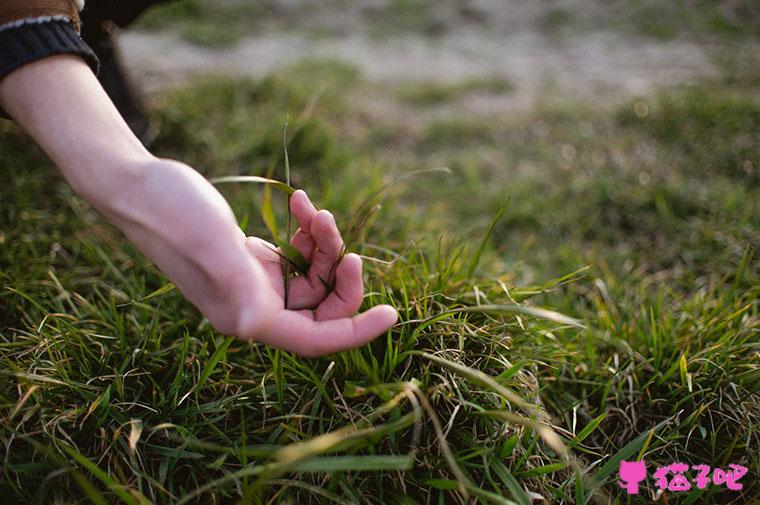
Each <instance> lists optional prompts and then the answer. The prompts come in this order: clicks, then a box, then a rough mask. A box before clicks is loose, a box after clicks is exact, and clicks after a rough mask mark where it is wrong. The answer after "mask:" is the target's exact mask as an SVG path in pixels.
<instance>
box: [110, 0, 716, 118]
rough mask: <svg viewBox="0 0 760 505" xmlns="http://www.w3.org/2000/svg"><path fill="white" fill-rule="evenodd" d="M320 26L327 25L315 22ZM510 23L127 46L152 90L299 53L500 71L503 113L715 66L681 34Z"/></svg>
mask: <svg viewBox="0 0 760 505" xmlns="http://www.w3.org/2000/svg"><path fill="white" fill-rule="evenodd" d="M512 3H515V2H512ZM517 3H520V2H517ZM542 3H545V2H542ZM597 4H598V3H597ZM533 5H535V3H533ZM526 9H527V8H526ZM526 9H523V10H522V11H519V9H518V11H519V12H522V14H521V15H523V16H525V15H528V14H530V12H532V11H530V12H529V11H528V10H526ZM534 10H535V9H534ZM499 12H501V11H499ZM526 13H527V14H526ZM534 14H535V13H533V14H532V15H534ZM328 19H330V20H329V22H330V23H332V24H335V23H340V22H341V21H340V20H339V19H338V20H336V19H332V18H329V17H328ZM320 22H322V23H328V21H320V20H316V21H314V23H317V24H318V23H320ZM346 23H348V21H344V24H346ZM348 26H350V24H348ZM508 26H509V29H505V30H500V31H498V32H496V33H495V32H494V31H493V30H485V29H482V28H480V27H478V26H473V25H466V24H465V25H463V26H461V27H456V26H455V27H454V28H452V29H449V30H447V31H446V32H445V33H443V34H442V35H440V36H437V37H434V38H431V37H425V36H414V35H410V34H404V35H400V36H396V37H384V38H378V37H371V36H369V35H368V34H366V33H365V32H362V31H361V30H358V29H356V30H352V29H347V30H343V32H342V33H338V34H332V35H330V36H310V35H309V33H314V30H289V31H271V30H270V31H267V32H264V33H262V34H259V35H257V36H254V37H249V38H244V39H242V40H240V41H239V43H238V44H236V45H234V46H232V47H229V48H224V49H216V50H215V49H208V48H202V47H198V46H195V45H193V44H191V43H189V42H187V41H185V40H183V39H182V37H181V36H180V35H179V34H177V33H173V32H160V33H153V32H141V31H128V32H124V33H123V34H122V37H121V44H122V48H123V50H124V54H125V58H126V60H127V63H128V64H129V65H130V67H131V68H132V69H133V70H134V72H135V74H136V75H137V77H138V78H139V79H140V81H141V82H142V83H143V84H144V85H145V87H146V89H147V90H148V91H156V90H160V89H163V88H166V87H167V86H173V85H176V84H177V83H180V82H182V81H184V80H186V79H187V78H188V77H190V76H193V75H198V74H209V73H218V72H225V73H232V74H243V75H252V76H261V75H264V74H266V73H267V72H269V71H271V70H274V69H277V68H279V67H281V66H283V65H286V64H288V63H291V62H293V61H296V60H299V59H302V58H334V59H339V60H344V61H347V62H350V63H353V64H355V65H357V66H358V67H359V68H360V69H361V70H362V71H363V73H364V75H365V76H366V77H367V78H369V79H371V80H374V81H379V82H383V83H391V84H397V83H401V82H405V81H425V80H438V81H457V80H459V79H463V78H469V77H475V76H499V77H503V78H505V79H508V80H509V81H510V82H511V83H513V84H514V88H515V89H514V92H512V93H509V94H508V95H505V96H503V97H500V98H498V100H493V99H492V100H489V101H488V103H487V104H484V106H485V107H493V106H496V107H499V108H506V109H526V108H530V107H532V106H533V105H534V104H535V103H536V101H538V100H545V99H548V98H552V97H557V96H560V97H563V98H578V99H584V100H593V101H599V100H607V101H616V100H619V99H621V98H625V97H629V96H631V95H636V94H644V93H647V92H650V91H652V90H653V89H655V88H658V87H661V86H669V85H674V84H679V83H683V82H688V81H690V80H693V79H698V78H701V77H705V76H710V75H713V74H715V72H716V70H715V69H714V67H713V65H712V63H711V61H710V59H709V57H708V55H707V53H706V49H705V48H703V47H700V46H699V45H696V44H694V43H691V42H687V41H683V40H671V41H667V42H661V41H654V40H651V39H646V38H643V37H637V36H635V35H632V34H630V33H628V34H626V33H623V32H621V31H613V30H607V29H598V30H580V31H578V33H577V34H574V35H562V36H561V37H553V36H547V34H546V33H543V32H542V31H541V30H539V29H537V28H536V25H535V23H528V22H521V20H520V19H519V18H516V19H511V24H510V25H508ZM476 105H477V104H476Z"/></svg>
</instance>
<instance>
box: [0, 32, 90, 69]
mask: <svg viewBox="0 0 760 505" xmlns="http://www.w3.org/2000/svg"><path fill="white" fill-rule="evenodd" d="M32 21H33V20H32ZM56 54H74V55H77V56H80V57H82V58H83V59H84V61H85V62H87V64H88V65H89V66H90V68H92V70H93V72H95V73H97V71H98V59H97V58H96V57H95V54H94V53H93V52H92V50H91V49H90V48H89V47H88V46H87V44H85V43H84V41H83V40H82V39H81V38H80V37H79V34H78V33H77V31H76V29H75V28H74V26H73V25H72V24H71V23H70V22H69V21H67V20H61V19H51V20H49V21H44V22H29V23H25V24H22V25H19V26H14V27H11V28H6V29H3V30H0V80H2V79H3V78H4V77H5V76H7V75H8V74H10V73H11V72H13V71H14V70H16V69H17V68H19V67H22V66H24V65H26V64H28V63H32V62H34V61H37V60H40V59H42V58H46V57H48V56H53V55H56Z"/></svg>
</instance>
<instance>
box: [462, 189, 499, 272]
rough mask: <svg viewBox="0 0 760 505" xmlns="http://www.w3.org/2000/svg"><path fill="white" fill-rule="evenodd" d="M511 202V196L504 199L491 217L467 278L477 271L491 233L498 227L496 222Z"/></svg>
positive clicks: (468, 269)
mask: <svg viewBox="0 0 760 505" xmlns="http://www.w3.org/2000/svg"><path fill="white" fill-rule="evenodd" d="M508 203H509V197H507V198H505V199H504V203H502V204H501V206H500V207H499V210H498V211H496V215H494V217H493V219H491V222H490V223H489V225H488V228H487V229H486V234H485V235H483V238H482V239H481V240H480V244H479V245H478V248H477V250H476V251H475V255H474V256H473V257H472V261H471V262H470V266H469V268H467V278H471V277H472V274H473V273H475V269H476V268H478V264H479V263H480V257H481V256H482V255H483V251H484V250H485V248H486V244H488V239H489V238H491V234H493V230H494V228H496V224H497V223H498V222H499V220H500V219H501V216H502V215H504V211H505V210H507V204H508Z"/></svg>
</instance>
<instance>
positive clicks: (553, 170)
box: [0, 62, 760, 504]
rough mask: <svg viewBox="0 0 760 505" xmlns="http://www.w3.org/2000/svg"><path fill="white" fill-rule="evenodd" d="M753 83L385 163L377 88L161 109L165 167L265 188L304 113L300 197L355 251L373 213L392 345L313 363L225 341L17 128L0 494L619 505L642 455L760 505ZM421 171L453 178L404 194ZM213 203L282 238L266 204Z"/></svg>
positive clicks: (456, 130)
mask: <svg viewBox="0 0 760 505" xmlns="http://www.w3.org/2000/svg"><path fill="white" fill-rule="evenodd" d="M304 75H311V76H317V77H314V79H313V80H310V81H307V80H305V79H303V76H304ZM744 82H745V81H741V82H734V83H733V84H730V85H728V84H725V83H721V84H720V85H716V84H715V83H700V84H698V85H696V87H695V88H690V89H681V90H670V91H667V92H663V93H662V94H661V95H659V96H651V97H640V98H638V99H636V100H634V101H633V102H631V103H625V104H622V105H621V106H620V108H619V109H617V110H603V109H598V108H594V107H590V106H587V105H582V104H569V105H560V106H556V107H546V108H543V109H539V110H536V111H533V112H530V113H527V114H524V115H521V116H519V117H512V118H505V117H474V118H473V117H470V118H461V119H458V120H446V121H444V120H441V119H436V118H433V119H430V120H429V122H428V120H427V119H425V118H421V119H419V121H420V122H421V123H420V125H421V127H419V128H414V127H413V126H415V125H409V124H407V123H406V119H407V118H406V117H404V118H401V119H399V118H391V119H392V120H395V121H396V122H393V123H390V124H387V125H381V126H385V127H387V128H388V129H390V130H393V131H396V132H397V135H399V136H402V137H403V138H404V141H405V143H404V144H394V145H392V146H389V145H387V144H384V143H382V142H378V141H377V140H376V137H373V136H371V135H365V134H364V133H365V132H364V131H363V130H362V129H363V128H367V126H366V123H367V122H368V121H367V120H366V119H367V118H366V116H364V115H363V114H364V111H362V110H357V108H358V109H360V107H357V105H356V102H355V101H353V100H354V99H355V98H356V96H355V93H359V94H361V92H363V90H365V89H366V88H364V87H363V86H365V84H364V83H363V82H362V81H361V79H360V77H359V76H358V75H356V73H355V71H353V70H352V69H351V68H350V67H346V66H344V65H341V64H339V63H336V62H304V63H302V64H300V65H296V66H294V67H292V68H290V69H287V71H285V72H283V73H277V74H274V75H272V76H269V77H267V78H265V79H262V80H259V81H250V80H229V81H227V80H223V79H218V78H217V79H213V80H210V81H201V82H198V83H195V84H192V85H188V86H187V87H185V88H184V89H180V90H176V91H172V92H170V93H167V94H166V95H164V96H162V97H160V98H159V99H158V100H157V101H156V109H155V110H154V111H153V115H154V117H155V119H156V121H157V124H158V125H159V126H160V128H161V133H160V135H159V138H158V141H157V149H158V153H159V154H161V155H169V156H171V155H173V156H178V157H181V158H182V159H184V160H188V161H189V162H190V163H192V164H194V165H196V166H197V167H199V168H200V169H201V170H202V171H203V172H204V173H205V174H207V175H209V176H211V177H220V176H233V177H236V176H245V177H266V176H267V175H269V174H271V169H272V167H279V166H282V163H283V162H284V153H283V150H282V124H283V123H284V119H285V117H287V116H290V118H291V122H290V123H289V135H288V136H289V142H288V157H289V159H290V162H292V163H293V166H294V167H295V166H296V163H297V166H298V169H297V170H294V171H293V174H292V175H293V179H294V184H297V185H298V186H299V187H306V188H307V189H308V190H309V192H310V194H311V196H312V197H313V198H314V199H315V200H316V202H317V203H318V204H319V206H320V207H324V208H330V209H331V210H332V211H333V212H334V213H335V214H336V218H337V221H338V223H339V224H340V223H346V224H345V225H343V226H346V228H345V229H344V230H343V231H344V233H345V232H348V231H350V230H349V227H348V225H347V223H351V222H352V219H351V218H352V217H353V216H359V217H361V216H364V215H365V214H366V215H368V216H369V217H367V218H366V219H364V218H361V219H359V218H358V217H357V218H356V219H355V221H357V222H359V223H360V224H361V226H359V227H358V228H359V229H360V232H357V233H352V234H351V235H352V248H354V249H355V250H357V251H358V252H359V253H360V254H362V255H363V256H365V257H366V258H367V261H366V262H365V269H366V270H367V274H368V275H367V286H366V287H367V295H366V298H365V303H364V306H365V307H368V306H371V305H374V304H377V303H390V304H392V305H394V306H395V307H397V308H398V309H399V312H400V316H401V320H400V322H399V324H397V325H396V326H394V327H393V328H392V329H391V330H390V331H389V332H388V333H387V334H386V335H383V336H381V337H380V338H378V339H377V340H375V341H374V342H372V343H370V344H369V345H367V346H364V347H363V348H361V349H356V350H353V351H349V352H345V353H340V354H336V355H333V356H329V357H325V358H321V359H314V360H304V359H299V358H296V357H294V356H292V355H290V354H288V353H284V352H280V351H276V350H273V349H271V348H268V347H266V346H263V345H261V344H257V343H250V342H242V341H237V340H234V339H230V338H228V337H225V336H222V335H219V334H217V333H215V332H214V331H213V330H212V329H211V328H210V327H209V325H208V322H207V321H205V320H204V319H203V318H202V317H200V315H199V314H198V313H197V312H196V311H195V310H194V309H193V308H192V307H191V306H190V305H189V304H188V303H186V302H185V301H184V300H183V299H182V297H181V296H180V295H179V293H178V292H177V291H176V290H174V289H172V287H171V285H170V284H167V281H166V279H165V278H164V277H163V276H162V275H160V273H158V272H157V271H156V269H155V268H153V267H152V266H151V265H149V264H148V262H147V261H146V260H145V259H144V258H143V257H142V256H141V255H140V254H139V253H138V252H137V251H136V250H135V249H134V248H133V247H132V246H130V245H129V244H128V243H127V242H126V241H125V240H124V239H123V237H121V236H120V235H119V234H118V233H116V232H115V230H114V229H113V228H112V227H110V226H109V225H108V224H107V223H105V222H104V221H103V220H102V219H101V218H99V217H98V216H97V215H96V214H95V212H94V211H93V210H92V209H90V208H89V207H88V206H87V205H86V204H85V203H84V202H83V201H82V200H80V199H79V198H78V197H76V196H75V195H74V194H73V193H72V192H71V190H70V189H69V187H68V186H67V185H66V184H65V183H64V181H63V180H62V178H61V177H60V176H59V175H57V174H56V172H55V171H54V170H53V168H52V167H51V166H50V164H49V162H47V161H46V160H45V158H44V156H43V154H42V153H41V152H40V151H39V150H38V149H37V148H35V147H33V146H32V145H31V143H30V142H29V140H28V139H27V138H26V137H25V136H24V135H23V134H22V133H20V132H19V131H18V130H16V129H15V128H13V127H12V126H8V125H6V124H4V125H2V126H0V154H1V156H0V160H2V161H0V163H2V170H3V173H4V174H6V175H7V180H8V184H6V185H4V186H2V187H0V201H2V206H1V207H0V243H1V244H2V247H0V286H2V291H0V360H1V361H2V365H3V366H2V367H0V368H1V369H2V373H0V416H2V418H3V422H2V423H0V442H2V447H3V448H4V454H3V458H4V465H3V472H2V475H0V479H1V480H0V494H1V495H2V496H4V497H8V500H10V501H18V502H20V501H35V502H41V503H50V502H54V503H55V502H58V503H65V502H85V501H87V500H89V501H91V502H94V503H110V502H115V501H117V500H121V501H125V502H128V503H129V502H134V503H141V502H145V501H148V502H152V503H178V502H179V503H229V502H242V503H256V502H259V501H263V502H290V503H323V502H338V503H471V502H473V501H480V502H484V503H490V502H495V503H509V502H514V503H521V504H523V503H529V502H530V500H531V499H532V498H535V497H536V496H537V495H540V496H541V497H543V498H544V499H545V500H546V501H548V502H551V503H591V502H604V503H606V502H616V501H620V502H622V501H623V500H627V499H628V497H627V496H624V495H623V494H622V493H623V491H622V490H621V489H620V488H619V486H618V485H617V484H616V483H615V479H616V470H617V464H618V462H619V461H620V460H622V459H627V460H631V459H636V458H643V459H646V461H647V463H648V465H649V468H650V469H652V468H653V467H655V466H659V465H663V464H669V463H672V462H673V461H684V462H687V463H689V464H700V463H704V464H709V465H710V466H713V467H715V466H722V467H725V466H726V465H727V464H728V463H735V464H743V465H745V466H747V467H748V468H749V469H750V470H749V474H748V477H746V478H745V480H743V483H744V484H745V488H744V489H743V490H742V491H741V492H732V491H728V490H726V489H725V488H724V487H718V486H711V487H710V488H709V489H708V490H706V491H705V492H704V493H703V494H698V493H697V492H693V493H688V494H686V495H684V497H683V498H680V497H678V496H676V495H675V494H673V495H669V498H670V499H671V501H681V502H684V503H699V502H707V503H727V502H732V501H733V502H750V501H751V500H752V499H756V498H757V497H758V496H759V495H760V488H758V482H757V480H756V479H755V480H752V479H750V478H749V476H753V475H757V474H758V471H759V470H760V460H758V454H757V450H756V447H757V446H758V436H760V433H759V432H758V426H760V394H759V393H758V391H760V384H759V382H760V366H759V365H758V356H759V354H758V353H760V311H759V309H760V307H759V306H758V299H760V274H759V273H760V259H759V258H760V256H758V252H759V251H758V249H759V248H760V244H758V242H757V233H756V231H757V230H758V229H760V221H759V219H760V217H759V216H760V209H759V208H758V202H760V198H759V197H760V195H758V192H760V188H758V186H757V184H756V180H755V179H753V178H751V177H747V176H743V175H741V173H740V172H738V171H736V170H734V169H733V168H735V165H734V164H733V163H734V162H733V161H731V160H734V161H737V162H738V161H739V160H740V158H741V157H742V156H743V157H744V158H743V159H749V160H754V159H756V156H757V146H758V145H759V144H758V143H756V142H749V143H748V142H747V135H749V136H750V137H749V138H751V139H752V138H754V137H752V135H754V130H753V129H754V128H755V126H756V117H755V116H756V109H757V99H756V97H755V95H754V94H753V92H752V91H751V87H749V86H746V87H745V84H743V83H744ZM640 102H643V103H644V104H645V105H646V108H644V107H643V106H642V104H641V103H640ZM637 104H638V105H637ZM637 111H638V113H637ZM644 111H646V113H643V112H644ZM673 120H677V122H678V123H677V124H679V125H682V129H680V128H673V127H672V125H671V121H673ZM748 128H749V130H750V131H747V130H748ZM354 139H359V140H354ZM697 142H702V143H704V144H705V145H708V146H710V147H711V148H710V150H709V151H708V150H705V149H701V150H700V149H698V145H697ZM347 144H351V145H350V146H349V145H347ZM399 145H400V146H402V147H399ZM296 160H297V161H296ZM420 166H422V167H428V166H433V167H437V166H447V167H450V173H447V174H443V173H438V172H440V171H435V172H433V171H428V172H424V173H423V174H422V175H421V176H420V177H406V178H404V174H408V173H410V172H413V171H417V170H420ZM257 180H259V181H260V179H257ZM394 181H395V182H394ZM396 182H398V183H396ZM219 187H220V189H223V190H224V192H225V195H226V196H227V197H228V198H229V200H230V202H231V204H232V206H233V208H234V210H235V211H236V213H237V215H238V216H239V218H240V221H241V224H244V227H245V229H246V231H247V232H248V233H250V234H262V233H265V231H266V227H265V225H264V224H263V223H261V222H260V221H261V219H259V217H258V213H255V212H254V210H253V205H252V202H257V201H260V200H259V192H258V189H260V187H254V186H251V185H220V186H219ZM254 188H256V189H254ZM381 193H382V200H381V199H379V198H375V197H376V196H377V195H379V194H381ZM507 195H509V197H510V200H509V206H507V207H503V202H504V199H505V196H507ZM366 202H371V205H365V203H366ZM376 204H379V205H380V206H379V207H378V205H376ZM367 209H369V210H367ZM279 211H281V209H279ZM365 211H366V212H365ZM273 212H275V213H276V212H278V209H274V211H273ZM367 213H368V214H367ZM278 217H279V216H278ZM652 485H653V484H652V482H651V480H650V481H648V482H647V483H645V487H644V489H643V490H642V495H641V496H640V498H639V499H638V501H636V500H637V499H636V498H631V501H632V502H633V503H639V502H640V503H644V502H646V501H647V500H648V498H649V497H650V496H651V495H652V493H653V492H654V489H652ZM468 497H469V498H468Z"/></svg>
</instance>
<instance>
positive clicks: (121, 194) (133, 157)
mask: <svg viewBox="0 0 760 505" xmlns="http://www.w3.org/2000/svg"><path fill="white" fill-rule="evenodd" d="M0 104H2V106H3V107H4V108H5V110H7V111H8V112H9V113H10V114H11V116H13V118H14V119H16V120H17V121H18V122H19V123H20V124H21V125H22V127H23V128H25V129H26V130H27V132H29V134H30V135H31V136H32V137H33V138H34V140H35V141H36V142H37V143H38V144H39V145H40V146H41V147H42V149H43V150H44V151H45V152H46V153H47V154H48V156H50V158H51V159H52V160H53V162H54V163H55V164H56V165H57V166H58V167H59V168H60V170H61V171H62V173H63V175H64V176H65V177H66V179H67V180H68V182H69V183H70V184H71V185H72V187H73V188H74V189H75V191H77V193H79V194H80V195H81V196H82V197H83V198H85V199H86V200H87V201H88V202H90V203H91V204H92V205H93V206H94V207H95V208H96V209H97V210H99V211H100V212H101V213H102V214H103V215H105V216H106V217H107V218H108V219H109V220H111V221H112V222H113V223H114V224H115V225H116V226H117V227H119V228H120V229H121V230H122V231H123V232H124V233H125V235H126V236H127V237H128V238H129V239H130V240H131V241H132V242H133V243H134V244H135V245H137V247H138V248H139V249H140V250H141V251H142V252H143V253H145V255H146V256H148V257H149V258H150V259H151V260H152V261H153V262H155V264H156V265H157V266H158V267H159V268H160V269H161V270H162V271H163V272H164V273H165V274H166V275H167V276H168V277H169V278H170V279H171V280H172V281H173V282H174V283H175V284H176V285H177V287H178V288H179V290H180V291H181V292H182V293H183V295H184V296H185V297H186V298H187V299H188V300H189V301H190V302H192V303H193V304H194V305H195V306H196V307H198V309H199V310H200V311H201V312H202V313H203V314H204V315H205V316H206V317H208V319H209V321H210V322H211V323H212V325H214V327H215V328H217V329H218V330H219V331H221V332H223V333H228V334H233V335H237V336H240V337H244V338H253V339H257V340H261V341H264V342H267V343H270V344H272V345H274V346H276V347H280V348H283V349H286V350H291V351H294V352H296V353H299V354H303V355H309V356H314V355H318V354H325V353H329V352H335V351H338V350H343V349H346V348H352V347H357V346H359V345H362V344H364V343H366V342H367V341H369V340H371V339H372V338H373V337H375V336H377V335H378V334H380V333H382V332H384V331H385V330H387V328H388V327H389V326H390V325H392V324H393V323H394V322H395V320H396V312H395V311H394V310H393V309H392V308H391V307H388V306H380V307H374V308H373V309H371V310H370V311H368V312H366V313H364V314H361V315H359V316H356V317H354V318H349V317H348V316H350V315H351V314H352V313H353V312H354V311H355V310H356V308H358V304H357V303H356V301H357V300H356V291H357V290H356V284H357V282H358V284H359V286H360V287H359V303H360V302H361V292H362V289H361V265H360V262H359V266H358V269H357V267H356V261H357V260H358V258H356V257H355V256H352V255H348V256H346V257H345V258H344V260H343V262H345V263H346V265H347V266H344V267H342V269H341V267H339V272H338V273H339V274H340V271H341V270H342V271H343V272H344V277H345V276H347V277H345V278H344V279H342V281H343V282H341V279H340V278H339V279H337V283H338V284H340V285H342V286H343V289H344V290H345V291H346V293H351V295H350V299H349V300H347V303H345V304H343V305H340V304H336V303H335V300H334V299H332V300H331V301H329V302H328V300H330V298H329V297H327V298H325V297H322V298H321V299H320V297H319V296H315V293H314V292H313V291H314V290H313V289H310V288H309V287H308V286H305V287H304V289H303V297H304V298H302V303H301V304H300V306H299V308H301V309H306V310H297V311H296V310H286V309H285V307H284V306H283V303H282V296H281V293H280V291H279V289H278V288H279V286H278V285H277V282H278V281H277V276H276V275H274V271H273V270H272V268H271V265H269V264H267V263H266V262H267V261H269V260H271V258H269V259H268V258H266V255H267V254H268V253H267V252H266V251H263V250H262V249H261V248H260V247H257V246H256V244H258V242H255V241H254V242H252V241H251V240H248V241H246V238H245V236H244V234H243V233H242V231H241V230H240V229H239V228H238V226H237V223H236V221H235V218H234V216H233V214H232V211H231V209H230V208H229V205H228V204H227V202H226V201H225V200H224V198H223V197H222V196H221V194H219V192H218V191H217V190H216V189H215V188H214V187H213V186H212V185H211V184H209V183H208V181H206V180H205V179H204V178H203V177H202V176H201V175H200V174H198V173H197V172H195V171H194V170H192V169H191V168H189V167H187V166H186V165H184V164H182V163H179V162H176V161H171V160H162V159H157V158H155V157H154V156H152V155H151V154H150V153H149V152H148V151H146V150H145V149H144V148H143V146H142V145H141V144H140V142H139V140H137V138H135V137H134V135H133V134H132V132H131V131H130V130H129V128H128V127H127V125H126V124H125V123H124V121H123V120H122V118H121V116H120V115H119V114H118V112H117V111H116V108H115V107H114V106H113V104H112V103H111V101H110V99H109V98H108V96H107V95H106V94H105V92H104V91H103V89H102V88H101V86H100V84H99V83H98V81H97V79H96V78H95V76H94V75H93V74H92V72H91V71H90V69H89V68H88V67H87V65H85V64H84V63H83V62H82V61H81V60H80V59H78V58H76V57H72V56H54V57H50V58H46V59H43V60H40V61H37V62H35V63H32V64H30V65H26V66H24V67H21V68H20V69H18V70H16V71H15V72H13V73H11V74H10V75H9V76H7V77H6V78H5V79H3V80H2V81H0ZM300 195H302V196H300ZM307 202H308V198H307V197H306V195H305V194H303V193H302V192H300V193H299V196H297V197H295V198H294V199H293V205H294V206H296V207H298V206H300V207H298V208H295V209H294V211H297V212H300V214H301V216H302V219H299V224H301V228H302V230H301V233H300V235H301V239H302V238H303V236H304V234H306V235H307V236H309V232H310V231H312V228H313V231H314V232H315V233H313V236H314V238H320V239H321V238H322V237H323V236H324V237H332V242H335V240H336V239H335V234H336V233H337V228H335V227H334V221H332V222H331V223H330V222H328V219H327V217H326V216H324V214H323V212H324V211H320V212H319V213H318V212H316V210H314V209H313V206H311V204H310V202H308V204H307ZM294 213H295V212H294ZM319 215H322V217H319ZM297 217H298V215H297ZM304 228H305V229H304ZM320 230H321V231H320ZM297 235H298V234H297ZM338 239H339V235H338ZM318 242H319V240H313V239H312V241H311V243H308V244H305V245H304V244H301V246H302V247H304V248H305V249H304V250H303V251H302V252H305V253H306V254H307V255H311V256H315V257H319V254H323V253H322V248H320V247H319V246H320V244H319V243H318ZM259 245H260V244H259ZM331 254H332V253H331ZM323 255H324V254H323ZM333 255H334V254H333ZM346 258H348V259H346ZM336 259H337V258H336ZM343 262H342V263H343ZM270 263H271V261H270ZM314 263H319V262H314ZM351 265H353V266H351ZM314 268H319V265H318V264H316V265H315V267H314ZM357 272H358V278H357ZM307 280H308V278H307V279H306V280H304V281H302V282H304V283H306V281H307ZM315 289H317V288H315ZM325 303H327V304H328V305H329V310H325V309H324V307H321V305H320V304H325ZM309 309H316V311H315V313H316V314H317V315H318V317H316V318H315V317H312V312H311V310H309ZM320 309H322V310H321V314H322V316H319V314H320ZM320 319H321V320H320Z"/></svg>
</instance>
